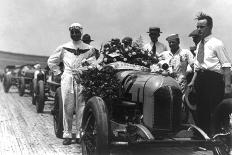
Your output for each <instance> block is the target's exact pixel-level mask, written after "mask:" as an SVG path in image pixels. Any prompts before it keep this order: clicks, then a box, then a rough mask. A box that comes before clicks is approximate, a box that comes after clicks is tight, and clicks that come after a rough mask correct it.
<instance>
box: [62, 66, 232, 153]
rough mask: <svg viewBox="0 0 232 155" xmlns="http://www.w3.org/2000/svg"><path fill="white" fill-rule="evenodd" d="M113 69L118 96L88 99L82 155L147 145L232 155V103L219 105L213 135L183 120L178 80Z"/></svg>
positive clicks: (143, 72) (141, 147)
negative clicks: (112, 98)
mask: <svg viewBox="0 0 232 155" xmlns="http://www.w3.org/2000/svg"><path fill="white" fill-rule="evenodd" d="M110 66H112V67H113V68H114V69H117V70H118V71H117V74H116V75H115V76H117V78H118V79H119V80H120V83H121V86H120V87H119V88H118V89H119V93H120V94H119V98H117V99H114V100H111V99H108V98H101V97H99V96H92V97H90V98H89V99H87V101H86V107H85V109H84V113H83V119H82V131H81V146H82V154H83V155H91V154H98V155H103V154H110V152H111V150H112V148H115V147H127V148H136V149H138V148H140V149H144V148H145V147H146V146H149V147H178V146H179V147H193V146H204V147H205V148H206V149H208V150H212V151H213V152H214V154H215V155H221V154H229V150H230V144H231V141H230V140H229V139H230V135H231V125H232V122H231V124H230V121H229V120H230V119H228V118H229V115H231V113H232V99H227V100H224V101H223V102H222V103H221V104H219V106H218V107H217V110H216V111H217V112H216V115H217V116H216V117H217V118H218V120H217V123H218V130H217V131H218V132H217V133H216V134H215V135H213V136H212V137H209V136H208V135H207V134H206V133H205V132H204V131H203V130H201V129H200V128H199V127H197V126H195V125H193V124H185V123H186V122H183V120H184V119H183V118H182V116H183V115H182V112H183V110H182V108H183V107H182V95H183V94H182V92H181V88H180V86H179V84H178V83H177V82H176V80H174V79H173V78H171V77H170V76H163V75H161V74H156V73H150V72H145V71H141V70H139V69H136V70H134V69H133V67H128V66H127V65H125V63H123V64H118V63H117V62H116V63H113V64H111V65H110ZM123 66H126V67H125V68H124V67H123ZM112 76H113V75H112ZM225 109H226V110H225ZM60 110H62V109H60ZM231 117H232V115H231ZM222 122H223V123H222ZM183 133H184V134H183Z"/></svg>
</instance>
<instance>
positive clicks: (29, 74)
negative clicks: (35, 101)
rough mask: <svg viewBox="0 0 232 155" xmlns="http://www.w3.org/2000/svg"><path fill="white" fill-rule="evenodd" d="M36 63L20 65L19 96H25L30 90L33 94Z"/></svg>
mask: <svg viewBox="0 0 232 155" xmlns="http://www.w3.org/2000/svg"><path fill="white" fill-rule="evenodd" d="M34 65H35V64H25V65H22V66H20V70H19V77H18V81H19V82H18V90H19V96H23V95H24V93H25V91H26V90H28V91H29V93H30V94H32V80H33V79H34V72H35V71H36V69H35V67H34Z"/></svg>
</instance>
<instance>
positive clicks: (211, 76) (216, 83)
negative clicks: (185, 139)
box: [189, 13, 231, 136]
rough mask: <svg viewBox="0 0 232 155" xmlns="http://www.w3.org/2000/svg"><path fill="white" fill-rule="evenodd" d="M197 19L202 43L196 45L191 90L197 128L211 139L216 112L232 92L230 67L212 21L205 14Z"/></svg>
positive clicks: (201, 14)
mask: <svg viewBox="0 0 232 155" xmlns="http://www.w3.org/2000/svg"><path fill="white" fill-rule="evenodd" d="M196 19H197V29H198V31H199V35H200V37H201V41H200V42H199V43H198V45H197V49H196V61H195V62H194V76H193V78H192V81H191V82H190V84H189V86H190V87H192V86H195V89H196V93H197V125H198V126H199V127H200V128H201V129H203V130H204V131H205V132H206V133H207V134H209V135H210V136H211V135H212V134H213V133H214V131H213V130H214V129H215V126H213V122H212V116H213V113H214V112H215V108H216V106H217V105H218V104H219V103H220V102H221V101H222V99H223V97H224V93H226V94H227V93H230V92H231V83H230V82H231V81H230V67H231V64H230V62H229V60H228V56H227V55H226V54H227V52H226V49H225V47H224V44H223V43H222V41H221V40H219V39H217V38H215V37H214V36H212V28H213V19H212V18H211V17H210V16H208V15H206V14H204V13H200V14H199V15H198V16H197V17H196Z"/></svg>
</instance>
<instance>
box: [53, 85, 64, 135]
mask: <svg viewBox="0 0 232 155" xmlns="http://www.w3.org/2000/svg"><path fill="white" fill-rule="evenodd" d="M53 124H54V132H55V135H56V137H57V138H63V130H64V126H63V102H62V97H61V88H60V87H59V88H57V89H56V94H55V101H54V109H53Z"/></svg>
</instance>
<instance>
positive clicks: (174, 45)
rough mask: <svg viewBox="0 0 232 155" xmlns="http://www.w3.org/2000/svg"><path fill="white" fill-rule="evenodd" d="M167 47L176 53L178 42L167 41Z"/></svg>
mask: <svg viewBox="0 0 232 155" xmlns="http://www.w3.org/2000/svg"><path fill="white" fill-rule="evenodd" d="M168 45H169V47H170V49H171V51H175V52H176V51H177V50H178V49H179V42H178V41H177V40H175V41H174V40H173V41H168Z"/></svg>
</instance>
